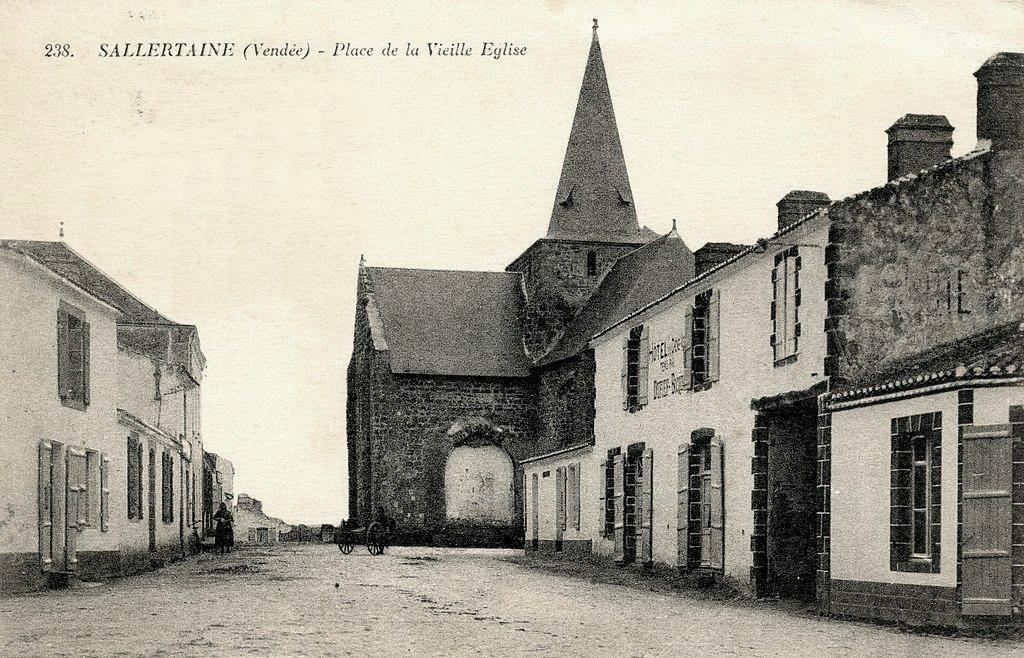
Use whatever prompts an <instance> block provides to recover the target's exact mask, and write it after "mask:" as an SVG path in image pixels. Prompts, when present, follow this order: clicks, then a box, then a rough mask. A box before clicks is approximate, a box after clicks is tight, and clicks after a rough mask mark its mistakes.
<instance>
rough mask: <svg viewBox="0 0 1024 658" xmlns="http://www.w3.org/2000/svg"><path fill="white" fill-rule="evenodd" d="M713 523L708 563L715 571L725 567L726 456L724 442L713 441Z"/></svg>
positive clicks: (716, 439) (716, 438)
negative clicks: (724, 484) (724, 483)
mask: <svg viewBox="0 0 1024 658" xmlns="http://www.w3.org/2000/svg"><path fill="white" fill-rule="evenodd" d="M709 450H711V501H710V502H711V523H710V526H711V527H710V533H709V539H710V541H709V544H708V552H709V555H708V556H707V562H708V563H709V565H710V566H711V567H712V568H714V569H722V568H724V567H725V507H724V504H725V500H724V497H723V495H722V494H723V490H722V485H723V479H724V477H723V476H724V473H723V466H724V463H723V462H724V461H725V460H724V459H723V457H724V455H723V446H722V441H721V440H720V439H719V438H718V437H717V436H716V437H715V438H713V439H711V445H710V446H709Z"/></svg>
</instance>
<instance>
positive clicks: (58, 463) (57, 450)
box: [50, 441, 68, 571]
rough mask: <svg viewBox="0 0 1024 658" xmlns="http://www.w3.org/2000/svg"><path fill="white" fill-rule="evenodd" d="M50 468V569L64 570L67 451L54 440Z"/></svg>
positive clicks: (51, 445) (66, 512) (51, 447)
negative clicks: (51, 560)
mask: <svg viewBox="0 0 1024 658" xmlns="http://www.w3.org/2000/svg"><path fill="white" fill-rule="evenodd" d="M50 454H51V462H50V463H51V464H52V466H51V469H50V477H51V480H50V507H51V509H52V516H51V518H52V519H53V526H52V530H51V532H52V533H53V534H52V538H53V541H52V543H51V555H52V556H53V565H52V566H51V570H52V571H64V570H65V569H66V561H67V551H66V550H65V548H66V546H67V534H68V528H67V525H68V524H67V514H68V511H67V510H68V496H67V481H68V467H67V453H66V450H65V446H63V445H62V444H60V443H57V442H56V441H51V442H50Z"/></svg>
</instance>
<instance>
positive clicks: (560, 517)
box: [555, 466, 565, 539]
mask: <svg viewBox="0 0 1024 658" xmlns="http://www.w3.org/2000/svg"><path fill="white" fill-rule="evenodd" d="M555 529H556V530H557V538H558V539H561V538H562V531H564V530H565V467H564V466H559V467H558V468H556V469H555Z"/></svg>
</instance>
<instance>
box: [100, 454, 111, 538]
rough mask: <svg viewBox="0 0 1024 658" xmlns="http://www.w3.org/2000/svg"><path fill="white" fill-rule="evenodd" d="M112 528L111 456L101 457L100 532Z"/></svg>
mask: <svg viewBox="0 0 1024 658" xmlns="http://www.w3.org/2000/svg"><path fill="white" fill-rule="evenodd" d="M109 529H110V457H107V455H106V453H104V454H103V455H102V456H101V457H100V532H106V531H107V530H109Z"/></svg>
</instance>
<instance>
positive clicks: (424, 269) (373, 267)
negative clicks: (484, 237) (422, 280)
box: [366, 265, 522, 276]
mask: <svg viewBox="0 0 1024 658" xmlns="http://www.w3.org/2000/svg"><path fill="white" fill-rule="evenodd" d="M366 269H368V270H391V271H405V272H446V273H449V274H450V273H453V272H455V273H461V274H506V275H510V276H522V272H509V271H506V270H445V269H441V268H432V267H385V266H380V265H366Z"/></svg>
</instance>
